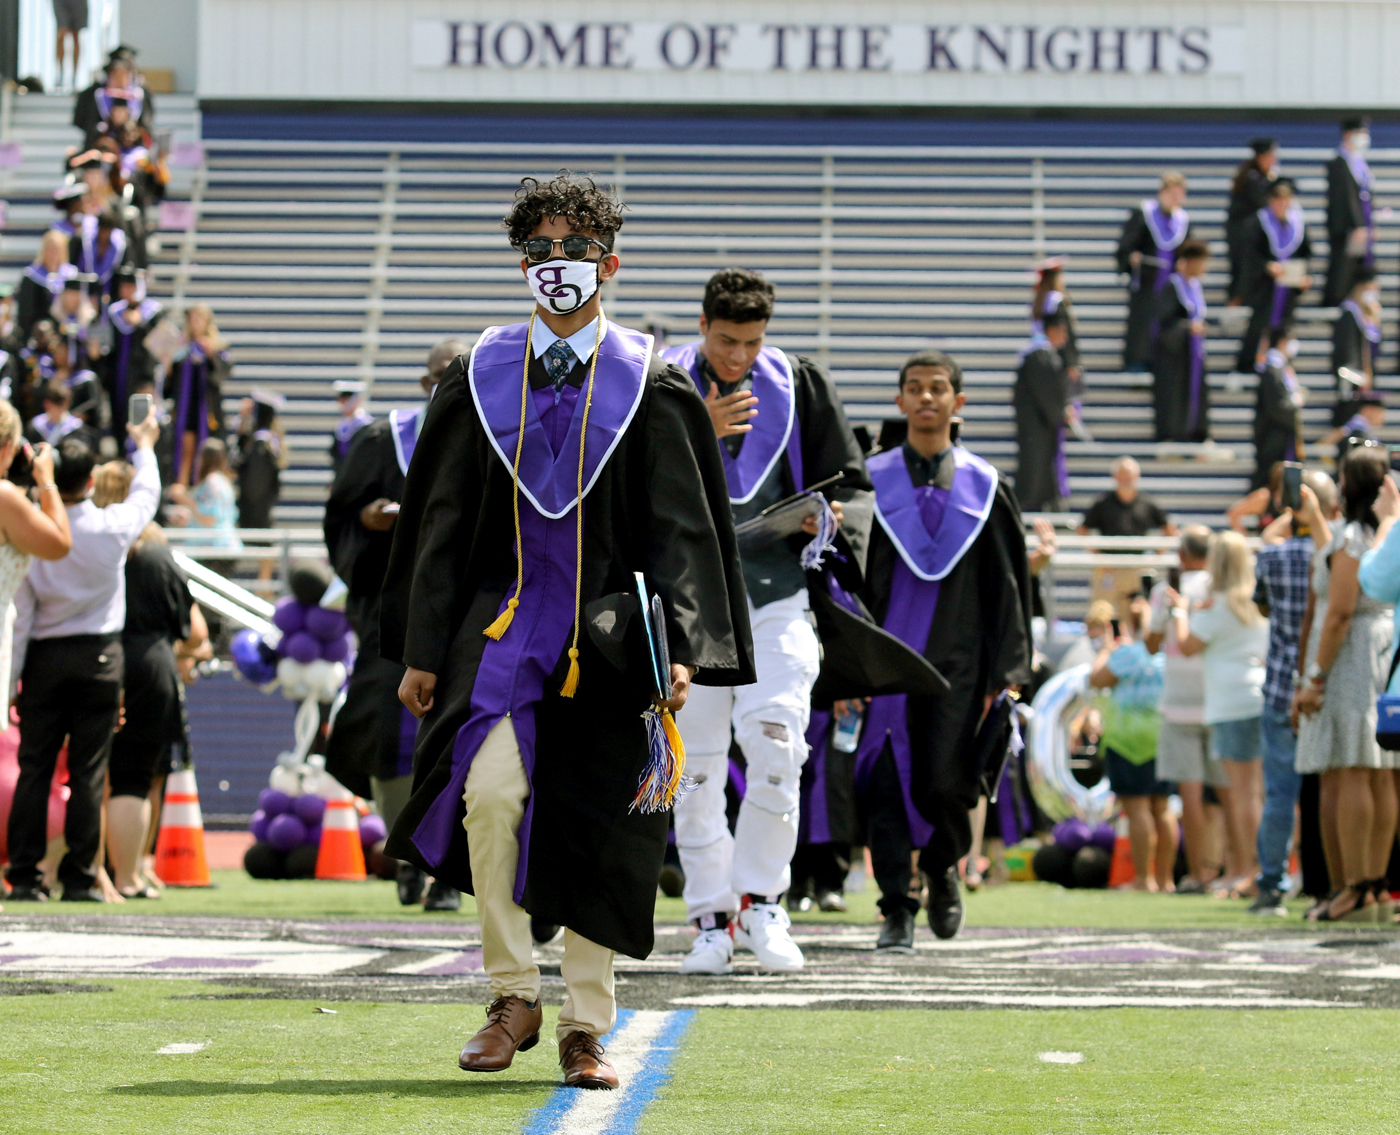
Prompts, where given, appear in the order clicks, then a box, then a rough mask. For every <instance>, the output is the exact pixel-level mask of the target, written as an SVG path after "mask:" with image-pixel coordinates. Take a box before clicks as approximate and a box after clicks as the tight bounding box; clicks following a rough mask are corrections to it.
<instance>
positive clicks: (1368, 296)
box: [1361, 288, 1381, 305]
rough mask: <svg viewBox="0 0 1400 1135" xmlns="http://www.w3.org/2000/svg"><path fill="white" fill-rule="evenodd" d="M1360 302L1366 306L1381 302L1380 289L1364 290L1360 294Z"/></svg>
mask: <svg viewBox="0 0 1400 1135" xmlns="http://www.w3.org/2000/svg"><path fill="white" fill-rule="evenodd" d="M1361 302H1362V303H1364V304H1367V305H1370V304H1377V303H1380V302H1381V290H1380V288H1365V289H1363V290H1362V292H1361Z"/></svg>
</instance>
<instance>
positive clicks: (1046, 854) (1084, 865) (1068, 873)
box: [1031, 819, 1118, 889]
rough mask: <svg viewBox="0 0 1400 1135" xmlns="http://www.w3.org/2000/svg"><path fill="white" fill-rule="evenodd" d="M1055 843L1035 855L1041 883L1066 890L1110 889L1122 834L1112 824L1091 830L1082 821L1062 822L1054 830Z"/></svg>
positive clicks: (1035, 867)
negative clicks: (1115, 846) (1119, 838)
mask: <svg viewBox="0 0 1400 1135" xmlns="http://www.w3.org/2000/svg"><path fill="white" fill-rule="evenodd" d="M1050 834H1051V837H1052V838H1053V839H1054V842H1053V843H1047V844H1046V845H1045V846H1044V847H1042V848H1041V849H1040V850H1039V851H1037V852H1036V853H1035V858H1034V859H1033V860H1032V861H1031V870H1032V871H1034V872H1035V877H1036V878H1037V879H1043V880H1045V881H1046V882H1047V883H1058V884H1059V885H1060V886H1062V887H1086V888H1099V889H1102V888H1104V887H1106V886H1108V875H1109V869H1110V868H1111V867H1112V865H1113V848H1114V844H1115V843H1116V842H1117V839H1118V833H1117V831H1116V830H1115V828H1114V826H1113V825H1112V824H1108V823H1104V824H1097V825H1095V826H1094V827H1090V826H1089V825H1088V824H1087V823H1085V822H1084V821H1083V820H1080V819H1071V820H1061V821H1060V822H1059V823H1058V824H1056V825H1055V826H1054V828H1053V829H1052V830H1051V833H1050Z"/></svg>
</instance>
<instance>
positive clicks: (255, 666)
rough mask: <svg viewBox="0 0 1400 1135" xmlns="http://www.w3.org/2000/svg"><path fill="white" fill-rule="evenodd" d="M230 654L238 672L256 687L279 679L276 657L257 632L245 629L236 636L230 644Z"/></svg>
mask: <svg viewBox="0 0 1400 1135" xmlns="http://www.w3.org/2000/svg"><path fill="white" fill-rule="evenodd" d="M229 654H230V655H231V656H232V657H233V664H234V665H235V666H236V667H238V672H239V673H240V674H242V675H243V677H245V678H247V679H248V681H250V682H253V683H254V684H255V685H259V686H261V685H262V684H263V683H264V682H270V681H272V679H273V678H275V677H277V658H276V655H275V654H273V653H272V652H271V651H269V650H268V648H267V644H266V643H265V642H263V640H262V636H261V635H259V634H258V632H257V631H252V630H247V629H244V630H241V631H239V632H238V633H237V634H236V635H234V636H233V639H232V641H231V642H230V643H229ZM269 656H270V657H269Z"/></svg>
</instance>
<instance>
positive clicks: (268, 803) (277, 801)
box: [258, 788, 292, 820]
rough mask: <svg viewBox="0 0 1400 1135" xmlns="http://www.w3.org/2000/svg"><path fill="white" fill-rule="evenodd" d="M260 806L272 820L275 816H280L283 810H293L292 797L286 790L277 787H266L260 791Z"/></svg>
mask: <svg viewBox="0 0 1400 1135" xmlns="http://www.w3.org/2000/svg"><path fill="white" fill-rule="evenodd" d="M258 807H259V808H260V809H262V811H263V812H265V813H266V814H267V818H268V819H269V820H270V819H272V817H273V816H280V815H281V814H282V813H283V812H290V811H291V810H292V798H291V797H290V796H288V795H287V794H286V793H285V792H283V791H281V790H280V789H277V788H264V789H263V790H262V791H261V792H259V793H258Z"/></svg>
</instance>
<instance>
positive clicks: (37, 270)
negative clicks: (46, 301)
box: [24, 264, 78, 319]
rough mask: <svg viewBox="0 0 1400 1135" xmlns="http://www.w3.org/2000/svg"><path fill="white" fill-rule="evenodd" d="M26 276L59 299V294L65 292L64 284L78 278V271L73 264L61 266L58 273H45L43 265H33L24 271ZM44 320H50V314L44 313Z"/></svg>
mask: <svg viewBox="0 0 1400 1135" xmlns="http://www.w3.org/2000/svg"><path fill="white" fill-rule="evenodd" d="M24 274H25V275H26V276H28V277H29V278H30V279H31V280H33V281H34V282H35V283H36V284H38V285H39V286H40V287H42V288H47V289H48V290H49V295H51V296H52V297H53V298H54V299H57V298H58V297H59V293H61V292H62V291H63V285H64V283H66V282H67V281H68V280H71V279H72V278H73V277H74V276H76V275H77V274H78V269H77V268H75V267H74V266H73V265H72V264H63V265H60V266H59V269H58V271H57V272H45V271H44V269H43V266H42V265H40V264H31V265H29V267H28V268H26V269H25V270H24ZM44 318H45V319H47V318H48V312H45V313H44Z"/></svg>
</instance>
